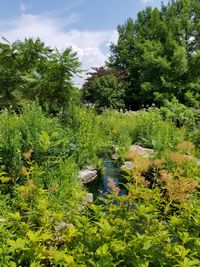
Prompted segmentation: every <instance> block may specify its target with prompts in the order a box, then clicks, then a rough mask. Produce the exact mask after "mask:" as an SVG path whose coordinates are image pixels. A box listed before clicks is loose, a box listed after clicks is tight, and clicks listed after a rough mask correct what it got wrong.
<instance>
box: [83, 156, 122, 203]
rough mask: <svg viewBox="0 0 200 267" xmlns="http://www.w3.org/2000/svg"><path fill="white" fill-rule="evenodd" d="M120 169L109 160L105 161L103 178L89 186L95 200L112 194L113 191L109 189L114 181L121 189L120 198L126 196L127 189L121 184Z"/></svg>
mask: <svg viewBox="0 0 200 267" xmlns="http://www.w3.org/2000/svg"><path fill="white" fill-rule="evenodd" d="M119 177H120V169H119V168H118V166H116V164H115V163H114V162H113V161H112V160H109V159H105V160H104V161H103V171H102V174H101V177H99V178H97V179H96V180H95V181H94V182H92V183H90V184H89V185H88V190H89V192H90V193H93V196H94V200H95V199H97V197H105V196H106V194H107V193H111V192H112V190H111V189H110V187H109V182H110V181H113V182H114V184H115V186H117V187H119V188H120V191H119V196H122V195H125V194H126V189H125V188H123V186H122V185H121V184H120V181H119Z"/></svg>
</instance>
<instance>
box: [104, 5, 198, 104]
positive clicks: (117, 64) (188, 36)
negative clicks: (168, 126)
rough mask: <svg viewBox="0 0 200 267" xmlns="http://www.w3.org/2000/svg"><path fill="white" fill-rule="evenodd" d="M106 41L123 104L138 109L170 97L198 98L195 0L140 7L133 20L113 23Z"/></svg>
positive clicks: (194, 100) (186, 101) (188, 100)
mask: <svg viewBox="0 0 200 267" xmlns="http://www.w3.org/2000/svg"><path fill="white" fill-rule="evenodd" d="M118 34H119V39H118V43H117V44H116V45H115V44H112V45H111V57H110V59H109V62H108V66H109V67H110V68H113V69H116V70H117V71H120V72H122V73H123V76H124V78H125V81H126V82H127V84H128V87H127V91H126V99H125V103H126V105H128V106H129V105H131V106H132V108H138V107H140V106H141V105H142V104H152V103H156V104H158V105H162V103H163V100H165V99H168V100H171V99H172V98H173V97H176V98H177V99H178V100H179V101H180V102H182V103H184V104H187V105H193V106H196V107H198V106H199V103H200V68H199V67H200V66H199V62H200V60H199V59H200V5H199V1H198V0H177V1H171V3H169V4H168V5H164V4H162V7H161V10H159V9H157V8H154V9H152V8H150V7H148V8H146V9H145V10H144V11H142V12H139V13H138V16H137V19H136V20H135V21H133V20H132V19H128V20H127V21H126V23H125V24H124V25H121V26H118Z"/></svg>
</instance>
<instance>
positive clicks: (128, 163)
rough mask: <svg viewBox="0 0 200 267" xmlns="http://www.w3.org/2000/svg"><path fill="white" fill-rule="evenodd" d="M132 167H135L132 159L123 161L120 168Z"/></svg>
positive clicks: (124, 169) (127, 168) (128, 168)
mask: <svg viewBox="0 0 200 267" xmlns="http://www.w3.org/2000/svg"><path fill="white" fill-rule="evenodd" d="M134 168H135V164H134V163H133V162H132V161H125V162H124V164H123V165H122V166H121V168H120V169H121V170H122V171H126V170H133V169H134Z"/></svg>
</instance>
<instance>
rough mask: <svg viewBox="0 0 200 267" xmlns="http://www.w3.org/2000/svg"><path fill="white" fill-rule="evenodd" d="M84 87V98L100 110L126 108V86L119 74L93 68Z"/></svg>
mask: <svg viewBox="0 0 200 267" xmlns="http://www.w3.org/2000/svg"><path fill="white" fill-rule="evenodd" d="M93 70H94V72H90V73H88V75H89V76H88V78H87V80H86V82H85V83H84V85H83V90H82V97H83V99H84V100H85V101H87V102H90V103H93V104H95V105H96V107H97V108H98V109H99V108H116V109H120V108H122V109H123V108H124V107H125V105H124V98H125V84H124V83H123V82H122V77H121V76H120V74H119V72H116V71H113V70H110V69H108V68H105V67H100V68H93Z"/></svg>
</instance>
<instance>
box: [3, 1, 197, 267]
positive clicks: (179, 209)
mask: <svg viewBox="0 0 200 267" xmlns="http://www.w3.org/2000/svg"><path fill="white" fill-rule="evenodd" d="M197 4H198V1H197V0H191V1H189V0H178V1H172V2H171V4H168V5H167V6H164V5H163V6H162V9H161V10H160V11H159V10H158V9H151V8H147V9H146V10H145V11H143V12H140V13H139V14H138V18H137V20H136V21H135V22H134V21H133V20H128V21H127V23H126V24H125V25H122V26H119V28H118V31H119V41H118V44H117V45H113V46H112V48H111V50H112V56H111V59H110V61H109V67H105V68H98V69H94V72H93V73H90V76H89V77H88V79H87V80H86V82H85V85H84V88H83V91H82V96H83V99H85V100H86V101H88V102H90V103H93V104H95V107H94V106H93V105H92V106H91V105H83V106H81V105H80V102H79V92H78V91H77V90H76V88H75V87H74V85H73V82H72V78H73V75H74V74H76V73H77V71H78V68H79V63H78V61H77V58H76V54H74V53H72V51H71V49H70V48H67V49H66V50H65V51H63V52H59V51H57V50H51V49H50V48H48V47H45V45H44V44H43V43H42V42H41V41H40V40H39V39H38V40H35V41H34V40H32V39H27V40H25V41H24V42H21V41H17V42H15V43H13V44H10V43H9V42H7V40H5V39H4V42H2V43H0V105H1V110H0V266H2V267H18V266H19V267H26V266H27V267H28V266H30V267H39V266H44V267H48V266H57V267H61V266H63V267H64V266H66V267H67V266H70V267H71V266H72V267H73V266H74V267H76V266H77V267H78V266H82V267H90V266H91V267H92V266H93V267H94V266H95V267H112V266H113V267H116V266H119V267H124V266H127V267H148V266H149V267H159V266H166V267H171V266H175V267H176V266H177V267H178V266H180V267H188V266H194V267H195V266H196V267H198V266H200V254H199V251H200V112H199V109H197V107H199V91H198V90H199V88H200V87H199V86H200V85H199V77H198V75H199V68H198V64H199V62H198V60H199V25H200V24H199V16H200V14H199V12H200V9H199V5H197ZM155 74H156V75H155ZM152 102H155V103H157V104H159V105H161V107H159V108H158V106H157V105H153V104H152ZM84 104H85V102H84ZM142 104H143V105H146V104H152V105H151V106H150V107H147V106H144V107H145V108H144V107H143V108H142V109H140V110H138V111H126V110H125V108H127V107H129V106H131V107H132V108H135V107H139V106H140V105H142ZM185 104H186V105H185ZM96 107H97V108H98V109H97V110H96ZM111 107H112V109H111ZM119 109H120V110H119ZM99 111H101V112H99ZM132 144H134V147H137V148H138V146H142V147H140V149H141V150H142V151H144V150H148V151H149V154H148V155H147V154H141V153H139V152H138V151H139V150H137V149H136V150H133V149H132V148H133V146H131V145H132ZM108 158H109V159H110V158H112V159H113V161H115V164H116V166H117V167H118V168H119V167H120V166H121V165H122V164H123V163H124V161H128V164H129V166H131V168H127V169H126V168H125V169H124V168H123V170H121V174H119V173H118V175H119V176H118V177H116V178H118V179H119V184H116V183H115V182H116V178H114V179H113V178H112V177H107V176H106V179H105V180H103V181H102V180H101V176H100V175H99V176H98V177H97V182H99V183H106V184H107V186H108V188H109V190H108V191H107V193H106V192H103V193H102V194H101V195H100V196H99V197H97V198H95V200H94V201H93V203H91V200H90V201H88V190H90V186H88V187H86V186H84V185H83V183H82V182H81V180H80V177H79V176H78V171H79V170H80V169H82V168H88V169H90V170H91V167H92V169H93V168H97V169H98V172H99V174H101V172H102V170H103V168H104V165H103V164H104V163H103V162H104V161H105V159H108ZM126 163H127V162H126ZM97 184H98V183H97ZM122 188H123V190H124V191H123V192H124V193H123V194H121V189H122Z"/></svg>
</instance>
